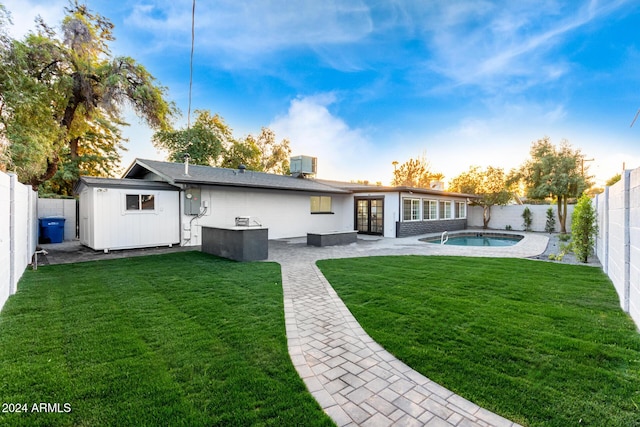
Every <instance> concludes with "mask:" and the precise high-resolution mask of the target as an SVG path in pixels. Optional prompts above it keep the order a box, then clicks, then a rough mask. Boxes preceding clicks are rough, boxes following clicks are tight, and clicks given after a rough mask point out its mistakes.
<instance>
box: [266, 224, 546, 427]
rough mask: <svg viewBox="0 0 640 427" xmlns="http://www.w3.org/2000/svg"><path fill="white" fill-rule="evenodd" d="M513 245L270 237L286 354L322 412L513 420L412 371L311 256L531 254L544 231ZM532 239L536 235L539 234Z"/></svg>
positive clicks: (412, 422) (340, 416)
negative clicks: (312, 244) (363, 322)
mask: <svg viewBox="0 0 640 427" xmlns="http://www.w3.org/2000/svg"><path fill="white" fill-rule="evenodd" d="M534 237H535V238H533V237H532V240H530V241H529V242H528V244H526V245H521V246H520V247H518V248H510V249H511V251H510V252H509V251H507V250H505V249H507V248H451V247H446V248H445V247H441V246H439V245H431V244H425V243H422V242H419V241H417V239H381V240H379V241H363V240H362V239H359V241H358V243H356V244H352V245H348V246H342V247H327V248H307V247H306V245H305V244H304V242H301V241H293V240H290V241H288V242H273V243H271V245H270V247H269V251H270V257H269V259H270V260H273V261H277V262H279V263H280V264H281V266H282V281H283V288H284V308H285V321H286V330H287V339H288V344H289V353H290V355H291V359H292V361H293V364H294V366H295V367H296V369H297V371H298V373H299V374H300V376H301V377H302V378H303V380H304V382H305V384H306V385H307V388H308V389H309V391H310V392H311V393H312V394H313V396H314V397H315V399H316V400H317V401H318V403H319V404H320V406H322V408H323V409H324V411H325V412H326V413H327V414H328V415H329V416H330V417H331V418H332V419H333V420H334V422H335V423H336V424H338V425H339V426H433V427H435V426H460V427H462V426H500V427H501V426H509V427H511V426H517V424H515V423H513V422H511V421H509V420H507V419H505V418H503V417H501V416H499V415H496V414H494V413H492V412H490V411H487V410H485V409H483V408H481V407H479V406H478V405H476V404H474V403H472V402H470V401H468V400H466V399H464V398H462V397H460V396H458V395H456V394H454V393H452V392H451V391H449V390H447V389H445V388H444V387H442V386H440V385H438V384H436V383H434V382H433V381H431V380H429V379H428V378H426V377H425V376H423V375H422V374H420V373H418V372H416V371H414V370H413V369H411V368H410V367H408V366H407V365H405V364H404V363H402V362H400V361H399V360H397V359H396V358H395V357H394V356H393V355H391V354H390V353H389V352H387V351H386V350H384V349H383V348H382V347H381V346H380V345H378V344H377V343H376V342H374V341H373V339H371V337H369V336H368V335H367V333H366V332H365V331H364V330H363V329H362V327H361V326H360V325H359V323H358V322H357V321H356V320H355V318H354V317H353V316H352V315H351V313H350V312H349V310H348V309H347V307H346V306H345V305H344V303H343V302H342V300H341V299H340V298H339V297H338V295H337V294H336V293H335V291H334V290H333V288H332V287H331V285H330V284H329V283H328V282H327V280H326V279H325V278H324V276H323V275H322V273H321V272H320V270H319V269H318V268H317V267H316V265H315V262H316V260H318V259H323V258H324V259H326V258H342V257H355V256H370V255H393V254H396V255H397V254H406V255H408V254H425V255H427V254H459V255H474V256H520V257H521V256H535V255H537V254H539V253H541V252H543V251H544V249H545V247H546V242H547V241H546V237H542V236H534ZM538 237H540V238H539V239H538Z"/></svg>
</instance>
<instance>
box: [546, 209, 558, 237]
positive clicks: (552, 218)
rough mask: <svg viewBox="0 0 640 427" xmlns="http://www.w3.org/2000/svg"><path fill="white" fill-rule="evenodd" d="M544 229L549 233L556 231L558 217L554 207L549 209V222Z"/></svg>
mask: <svg viewBox="0 0 640 427" xmlns="http://www.w3.org/2000/svg"><path fill="white" fill-rule="evenodd" d="M544 231H546V232H547V233H553V232H554V231H556V217H555V215H554V213H553V208H549V209H547V223H546V224H545V226H544Z"/></svg>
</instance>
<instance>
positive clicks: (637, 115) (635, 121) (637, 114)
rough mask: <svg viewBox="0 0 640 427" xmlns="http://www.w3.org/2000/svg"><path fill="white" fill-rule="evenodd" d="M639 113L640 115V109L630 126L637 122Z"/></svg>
mask: <svg viewBox="0 0 640 427" xmlns="http://www.w3.org/2000/svg"><path fill="white" fill-rule="evenodd" d="M638 115H640V110H638V111H637V112H636V116H635V117H634V118H633V121H632V122H631V126H629V127H630V128H631V127H633V124H634V123H635V122H636V119H637V118H638Z"/></svg>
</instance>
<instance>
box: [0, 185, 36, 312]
mask: <svg viewBox="0 0 640 427" xmlns="http://www.w3.org/2000/svg"><path fill="white" fill-rule="evenodd" d="M36 200H37V193H36V192H35V191H33V190H32V189H31V187H28V186H26V185H23V184H20V183H19V182H18V177H17V176H16V175H14V174H5V173H4V172H0V309H1V308H2V306H4V303H5V302H6V300H7V299H8V298H9V297H10V296H11V295H13V294H14V293H15V292H16V291H17V290H18V281H19V280H20V277H22V274H23V272H24V270H25V269H26V268H27V266H28V265H29V264H30V263H31V257H32V256H33V253H34V252H35V249H36V240H37V236H38V232H37V221H36Z"/></svg>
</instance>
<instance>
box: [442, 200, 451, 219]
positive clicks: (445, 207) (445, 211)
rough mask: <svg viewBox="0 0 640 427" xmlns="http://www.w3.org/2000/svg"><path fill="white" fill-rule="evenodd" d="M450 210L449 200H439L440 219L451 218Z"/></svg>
mask: <svg viewBox="0 0 640 427" xmlns="http://www.w3.org/2000/svg"><path fill="white" fill-rule="evenodd" d="M452 213H453V212H451V202H450V201H441V202H440V219H451V218H453V216H452Z"/></svg>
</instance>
